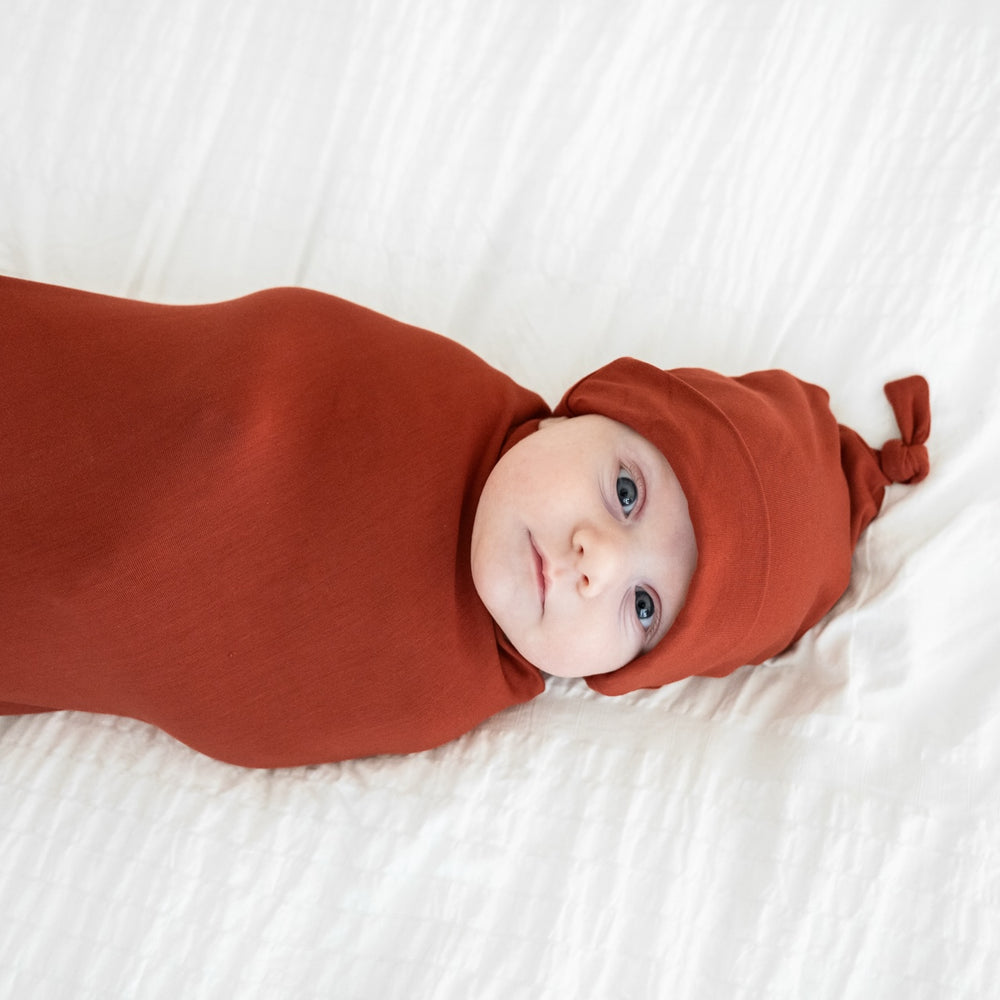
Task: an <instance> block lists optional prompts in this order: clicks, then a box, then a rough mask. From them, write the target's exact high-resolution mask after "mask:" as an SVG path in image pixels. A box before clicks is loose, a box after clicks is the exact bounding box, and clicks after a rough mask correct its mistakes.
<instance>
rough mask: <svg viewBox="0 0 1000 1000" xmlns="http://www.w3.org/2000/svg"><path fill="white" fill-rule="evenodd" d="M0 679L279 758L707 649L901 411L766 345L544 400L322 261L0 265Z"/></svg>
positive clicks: (411, 743) (312, 756)
mask: <svg viewBox="0 0 1000 1000" xmlns="http://www.w3.org/2000/svg"><path fill="white" fill-rule="evenodd" d="M0 327H2V331H3V336H2V338H0V386H2V395H3V401H4V405H3V407H2V408H0V712H4V713H7V714H18V713H25V712H33V711H50V710H57V709H77V710H84V711H91V712H105V713H113V714H119V715H125V716H130V717H133V718H137V719H141V720H144V721H146V722H149V723H152V724H153V725H156V726H158V727H160V728H161V729H163V730H165V731H166V732H168V733H170V734H171V735H173V736H174V737H176V738H177V739H179V740H181V741H183V742H185V743H187V744H188V745H189V746H191V747H194V748H195V749H197V750H199V751H201V752H203V753H206V754H209V755H210V756H213V757H216V758H218V759H220V760H225V761H231V762H233V763H237V764H243V765H246V766H254V767H277V766H291V765H298V764H308V763H318V762H324V761H331V760H342V759H346V758H351V757H359V756H366V755H371V754H379V753H407V752H413V751H418V750H423V749H426V748H428V747H432V746H437V745H439V744H441V743H444V742H446V741H448V740H450V739H453V738H455V737H456V736H458V735H460V734H462V733H464V732H466V731H468V730H469V729H471V728H473V727H474V726H475V725H477V724H478V723H479V722H480V721H482V720H483V719H484V718H486V717H488V716H489V715H491V714H493V713H495V712H497V711H500V710H501V709H503V708H505V707H508V706H510V705H514V704H518V703H521V702H524V701H527V700H529V699H530V698H533V697H535V696H536V695H537V694H539V693H540V692H541V691H542V690H543V689H544V678H543V673H542V671H544V672H547V673H554V674H561V675H567V676H587V677H588V683H589V684H590V685H591V686H592V687H594V688H595V689H596V690H598V691H600V692H602V693H606V694H620V693H624V692H627V691H631V690H634V689H636V688H640V687H656V686H659V685H661V684H665V683H669V682H672V681H675V680H678V679H680V678H682V677H686V676H689V675H691V674H707V675H715V676H721V675H724V674H726V673H728V672H730V671H732V670H733V669H735V668H736V667H739V666H741V665H742V664H744V663H757V662H760V661H761V660H763V659H766V658H768V657H769V656H772V655H774V654H775V653H778V652H780V651H781V650H783V649H785V648H787V647H788V646H789V645H790V644H791V643H793V642H794V641H795V640H796V639H797V638H798V637H799V636H800V635H801V634H802V633H803V632H804V631H805V630H806V629H808V628H809V627H810V626H811V625H813V624H815V622H817V621H818V620H819V619H820V618H821V617H822V616H823V615H824V614H825V613H826V612H827V611H828V610H829V609H830V607H831V606H832V605H833V603H834V602H835V601H836V600H837V598H838V597H839V596H840V594H841V593H842V592H843V590H844V589H845V588H846V586H847V582H848V579H849V573H850V561H851V552H852V550H853V546H854V544H855V542H856V540H857V537H858V535H859V533H860V532H861V530H862V529H863V528H864V526H865V525H866V524H867V523H868V522H869V521H870V520H871V519H872V518H873V517H874V516H875V515H876V514H877V512H878V509H879V506H880V504H881V501H882V494H883V492H884V488H885V486H886V485H887V484H888V483H889V482H897V481H898V482H902V481H906V482H916V481H917V480H919V479H920V478H922V477H923V476H924V475H925V474H926V472H927V453H926V449H925V448H924V441H925V440H926V437H927V434H928V432H929V404H928V393H927V386H926V383H925V382H924V381H923V379H920V378H919V377H912V378H910V379H905V380H903V381H901V382H896V383H892V384H890V386H888V387H887V393H888V394H889V398H890V401H891V402H892V405H893V407H894V409H895V412H896V416H897V421H898V422H899V425H900V429H901V439H900V440H899V441H893V442H889V444H887V445H886V446H885V448H883V449H882V451H881V452H879V451H875V450H873V449H871V448H869V447H868V446H867V445H866V444H865V443H864V442H863V441H862V440H861V439H860V438H859V437H858V435H857V434H855V433H854V432H853V431H851V430H849V429H847V428H844V427H840V426H838V424H837V422H836V420H835V418H834V417H833V416H832V414H831V413H830V411H829V408H828V405H827V396H826V393H825V392H824V391H823V390H821V389H819V388H817V387H815V386H811V385H808V384H806V383H803V382H801V381H799V380H797V379H795V378H794V377H793V376H791V375H789V374H787V373H785V372H778V371H771V372H759V373H754V374H751V375H746V376H743V377H741V378H729V377H726V376H722V375H717V374H714V373H711V372H707V371H701V370H693V369H692V370H675V371H661V370H659V369H657V368H654V367H652V366H649V365H645V364H643V363H641V362H638V361H634V360H632V359H622V360H619V361H616V362H613V363H612V364H610V365H608V366H606V367H605V368H602V369H600V370H599V371H597V372H595V373H594V374H592V375H590V376H588V377H587V378H585V379H583V380H582V381H580V382H579V383H578V384H577V385H576V386H574V387H573V388H572V389H570V391H569V392H568V393H567V394H566V395H565V397H564V398H563V400H562V401H561V402H560V404H559V406H558V407H557V408H556V411H555V415H552V414H551V413H550V411H549V409H548V408H547V407H546V405H545V404H544V403H543V401H542V400H541V399H540V398H539V397H538V396H537V395H535V394H534V393H532V392H530V391H528V390H526V389H524V388H522V387H520V386H518V385H517V384H516V383H514V382H513V381H512V380H510V379H509V378H507V377H506V376H505V375H503V374H501V373H500V372H498V371H496V370H495V369H493V368H492V367H490V366H489V365H487V364H486V363H485V362H483V361H482V360H481V359H479V358H477V357H476V356H475V355H473V354H472V353H471V352H469V351H468V350H466V349H465V348H463V347H461V346H460V345H458V344H455V343H454V342H452V341H449V340H447V339H445V338H443V337H439V336H437V335H435V334H432V333H428V332H427V331H423V330H418V329H415V328H413V327H409V326H406V325H404V324H402V323H398V322H396V321H394V320H391V319H389V318H387V317H384V316H381V315H378V314H377V313H374V312H371V311H370V310H366V309H363V308H362V307H360V306H356V305H353V304H351V303H348V302H345V301H343V300H341V299H337V298H334V297H331V296H328V295H323V294H321V293H318V292H311V291H306V290H303V289H272V290H269V291H265V292H259V293H256V294H254V295H250V296H246V297H244V298H241V299H237V300H234V301H231V302H224V303H217V304H213V305H206V306H162V305H152V304H148V303H140V302H135V301H131V300H125V299H116V298H110V297H106V296H99V295H93V294H90V293H86V292H81V291H75V290H71V289H65V288H58V287H55V286H50V285H41V284H36V283H32V282H25V281H20V280H16V279H10V278H0Z"/></svg>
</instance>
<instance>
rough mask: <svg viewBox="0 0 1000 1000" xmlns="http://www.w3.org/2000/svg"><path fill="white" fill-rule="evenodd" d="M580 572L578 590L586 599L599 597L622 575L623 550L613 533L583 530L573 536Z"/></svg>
mask: <svg viewBox="0 0 1000 1000" xmlns="http://www.w3.org/2000/svg"><path fill="white" fill-rule="evenodd" d="M573 551H574V554H575V557H576V571H577V573H578V579H577V588H578V589H579V590H580V592H581V593H582V594H584V596H587V597H596V596H597V595H598V594H601V593H603V591H604V590H605V589H606V588H607V587H608V586H609V585H611V584H612V582H613V581H614V580H615V579H616V578H617V576H618V575H620V572H621V565H622V551H621V546H620V545H619V544H618V540H617V539H616V538H615V537H614V534H613V533H612V532H610V531H599V530H597V529H594V528H580V529H578V530H577V531H576V532H575V533H574V535H573Z"/></svg>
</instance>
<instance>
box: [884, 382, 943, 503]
mask: <svg viewBox="0 0 1000 1000" xmlns="http://www.w3.org/2000/svg"><path fill="white" fill-rule="evenodd" d="M885 395H886V398H887V399H888V400H889V403H890V405H891V406H892V411H893V413H894V414H895V415H896V423H897V425H898V426H899V431H900V437H899V438H897V439H894V440H892V441H886V443H885V444H884V445H883V446H882V451H881V456H880V459H879V465H880V466H881V467H882V472H883V474H884V475H885V476H886V478H887V479H889V481H890V482H893V483H911V484H912V483H919V482H920V481H921V480H922V479H923V478H924V477H925V476H926V475H927V473H928V472H929V471H930V458H929V457H928V454H927V448H926V446H925V444H924V442H925V441H926V440H927V438H928V437H929V436H930V432H931V404H930V390H929V389H928V386H927V380H926V379H925V378H923V376H921V375H910V376H909V377H908V378H902V379H898V380H897V381H895V382H889V383H888V384H887V385H886V387H885Z"/></svg>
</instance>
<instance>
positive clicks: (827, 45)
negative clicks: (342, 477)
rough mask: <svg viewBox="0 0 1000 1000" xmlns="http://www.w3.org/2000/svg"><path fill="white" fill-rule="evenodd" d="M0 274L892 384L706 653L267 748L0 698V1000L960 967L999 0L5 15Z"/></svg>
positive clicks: (252, 994)
mask: <svg viewBox="0 0 1000 1000" xmlns="http://www.w3.org/2000/svg"><path fill="white" fill-rule="evenodd" d="M0 272H3V273H7V274H14V275H19V276H23V277H28V278H35V279H38V280H44V281H50V282H57V283H63V284H69V285H75V286H79V287H84V288H90V289H93V290H97V291H104V292H110V293H115V294H125V295H133V296H137V297H142V298H147V299H157V300H161V301H208V300H215V299H221V298H226V297H229V296H232V295H237V294H240V293H242V292H246V291H250V290H252V289H256V288H260V287H264V286H269V285H277V284H302V285H309V286H313V287H316V288H320V289H322V290H325V291H329V292H333V293H335V294H338V295H342V296H345V297H347V298H351V299H354V300H356V301H359V302H362V303H364V304H366V305H369V306H372V307H374V308H376V309H379V310H381V311H383V312H387V313H390V314H392V315H395V316H397V317H399V318H401V319H404V320H406V321H408V322H412V323H415V324H418V325H421V326H425V327H429V328H431V329H435V330H438V331H440V332H442V333H446V334H448V335H450V336H452V337H454V338H456V339H458V340H460V341H463V342H464V343H466V344H468V345H470V346H471V347H472V348H474V349H475V350H477V351H478V352H479V353H481V354H483V355H484V356H485V357H486V358H487V359H488V360H490V361H491V362H493V363H495V364H496V365H498V366H499V367H501V368H503V369H505V370H506V371H508V372H509V373H510V374H511V375H513V376H514V377H515V378H517V379H518V380H519V381H522V382H524V383H525V384H528V385H531V386H532V387H535V388H537V389H538V390H540V391H541V392H542V393H543V394H544V395H545V396H546V397H547V398H548V399H549V400H550V401H552V402H554V401H555V400H556V399H557V398H558V396H559V395H560V394H561V392H562V390H563V389H564V388H565V387H566V386H567V385H568V384H569V383H570V382H571V381H572V380H574V379H576V378H577V377H579V376H580V375H582V374H584V373H585V372H587V371H589V370H591V369H593V368H595V367H596V366H598V365H599V364H602V363H603V362H604V361H606V360H609V359H611V358H612V357H615V356H617V355H619V354H634V355H637V356H639V357H644V358H646V359H648V360H650V361H653V362H656V363H659V364H661V365H663V366H670V367H672V366H676V365H682V364H697V365H704V366H707V367H715V368H718V369H721V370H723V371H727V372H731V373H736V372H740V371H744V370H748V369H752V368H761V367H767V366H780V367H786V368H789V369H791V370H793V371H795V372H796V373H797V374H799V375H801V376H803V377H805V378H808V379H810V380H813V381H818V382H821V383H823V384H825V385H826V386H827V387H828V388H829V389H830V390H831V393H832V396H833V400H834V404H835V408H836V410H837V412H838V415H840V416H841V417H842V419H844V420H845V422H848V423H851V424H853V425H854V426H856V427H857V428H858V429H859V430H860V431H862V432H863V433H864V434H866V436H868V438H869V440H871V441H872V442H873V443H874V444H880V443H881V442H882V440H883V439H884V438H886V437H888V436H890V433H891V432H892V431H893V429H894V428H893V424H892V419H891V414H890V411H889V408H888V405H887V404H886V403H885V401H884V399H883V398H882V395H881V385H882V383H883V382H884V381H886V380H887V379H889V378H893V377H896V376H899V375H904V374H908V373H909V372H911V371H922V372H924V373H925V374H926V375H927V376H928V377H929V379H930V381H931V385H932V402H933V408H934V429H933V433H932V437H931V442H930V444H931V458H932V462H933V472H932V475H931V477H930V478H929V479H928V480H927V481H926V482H925V483H924V484H923V485H921V486H919V487H917V488H915V489H894V490H893V491H891V492H890V495H889V497H888V500H887V504H886V508H885V511H884V513H883V515H882V517H881V518H879V520H878V521H876V522H875V524H874V525H873V526H872V528H871V529H870V530H869V532H868V533H867V535H866V536H865V539H864V541H863V543H862V545H861V546H860V548H859V549H858V552H857V556H856V563H855V579H854V583H853V585H852V587H851V589H850V591H849V592H848V593H847V595H846V596H845V597H844V599H843V600H842V601H841V602H840V604H839V605H838V607H837V609H836V611H835V613H834V614H833V615H832V616H830V617H829V618H828V619H827V620H826V621H825V622H824V623H823V624H822V625H821V626H820V627H819V628H818V629H816V630H815V632H814V633H812V634H811V635H810V636H809V637H808V638H807V639H806V640H804V641H803V642H802V643H801V644H800V645H799V646H798V647H797V648H796V649H795V650H794V651H793V652H792V653H790V654H788V655H786V656H784V657H782V658H780V659H779V660H777V661H775V662H773V663H769V664H766V665H763V666H761V667H758V668H754V669H744V670H742V671H740V672H738V673H737V674H735V675H733V676H732V677H731V678H729V679H727V680H723V681H720V680H691V681H687V682H684V683H681V684H678V685H675V686H673V687H671V688H668V689H665V690H660V691H657V692H645V693H639V694H635V695H630V696H628V697H625V698H621V699H604V698H601V697H599V696H597V695H594V694H592V693H590V692H589V690H588V689H587V688H586V687H585V686H584V685H583V684H582V682H553V683H551V685H550V688H549V690H548V691H547V692H546V693H545V694H544V695H543V696H542V697H541V698H539V699H538V700H536V701H535V702H534V703H532V704H530V705H528V706H526V707H524V708H522V709H519V710H514V711H511V712H509V713H506V714H504V715H502V716H500V717H497V718H494V719H492V720H490V721H489V722H487V723H486V724H484V725H483V726H482V727H481V728H480V729H478V730H477V731H475V732H473V733H471V734H469V735H468V736H466V737H464V738H463V739H461V740H459V741H457V742H455V743H453V744H451V745H448V746H446V747H443V748H441V749H440V750H437V751H434V752H431V753H426V754H422V755H416V756H413V757H408V758H383V759H373V760H362V761H354V762H350V763H345V764H339V765H337V764H333V765H328V766H323V767H318V768H314V769H301V770H291V771H286V772H274V773H267V772H250V771H243V770H240V769H238V768H233V767H229V766H226V765H222V764H218V763H215V762H213V761H211V760H208V759H206V758H202V757H199V756H197V755H196V754H194V753H193V752H191V751H189V750H187V749H185V748H184V747H182V746H180V745H179V744H176V743H174V742H173V741H172V740H170V739H169V738H168V737H166V736H164V735H162V734H160V733H158V732H157V731H155V730H153V729H151V728H148V727H145V726H143V725H140V724H138V723H134V722H129V721H125V720H120V719H113V718H106V717H90V716H85V715H80V714H69V713H62V714H57V715H51V716H38V717H31V718H27V717H26V718H8V719H3V720H0V996H2V997H4V998H7V997H10V998H12V1000H22V998H23V1000H65V998H69V997H72V998H74V1000H98V998H100V1000H109V998H128V1000H160V998H164V1000H166V998H170V1000H173V998H177V997H183V998H185V1000H216V998H236V1000H243V998H261V1000H265V998H266V1000H273V998H295V1000H306V998H336V1000H341V998H346V1000H367V998H372V1000H387V998H388V1000H391V998H400V1000H404V998H405V1000H415V998H416V1000H423V998H427V1000H439V998H441V1000H451V998H455V1000H469V998H474V1000H493V998H497V1000H520V998H524V1000H536V998H550V997H551V998H560V1000H562V998H574V1000H575V998H581V1000H591V998H596V1000H621V998H635V1000H646V998H661V997H662V998H678V1000H716V998H718V1000H734V998H748V1000H750V998H752V1000H761V998H773V1000H777V998H789V1000H802V998H808V1000H845V998H847V1000H870V998H897V997H898V998H906V1000H920V998H926V1000H942V998H945V1000H951V998H970V1000H971V998H986V997H993V996H996V995H997V990H998V985H997V984H998V982H1000V651H998V650H1000V613H998V604H1000V389H998V377H1000V6H998V5H997V4H996V3H995V2H987V0H983V2H981V3H976V2H974V0H957V2H953V3H941V4H935V3H930V2H922V0H914V2H907V3H903V2H897V0H868V2H861V0H842V2H834V0H829V2H824V0H751V2H746V0H701V2H697V0H627V2H623V0H579V2H575V3H573V2H570V0H552V2H551V3H549V2H539V0H496V2H493V0H365V2H362V0H325V2H324V0H283V2H281V3H278V2H268V0H241V2H239V3H232V2H227V3H222V2H218V0H0ZM0 336H2V332H0ZM0 405H2V399H0ZM0 474H2V470H0ZM0 669H2V665H0Z"/></svg>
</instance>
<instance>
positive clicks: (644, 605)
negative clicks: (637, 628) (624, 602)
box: [635, 587, 656, 629]
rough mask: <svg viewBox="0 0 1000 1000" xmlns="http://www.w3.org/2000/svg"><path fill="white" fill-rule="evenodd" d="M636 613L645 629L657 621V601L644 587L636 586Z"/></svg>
mask: <svg viewBox="0 0 1000 1000" xmlns="http://www.w3.org/2000/svg"><path fill="white" fill-rule="evenodd" d="M635 615H636V617H637V618H638V619H639V624H640V625H641V626H642V627H643V628H644V629H648V628H649V627H650V626H651V625H652V624H653V622H655V621H656V601H654V600H653V598H652V597H651V596H650V594H649V593H648V592H647V591H645V590H643V589H642V587H636V588H635Z"/></svg>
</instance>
